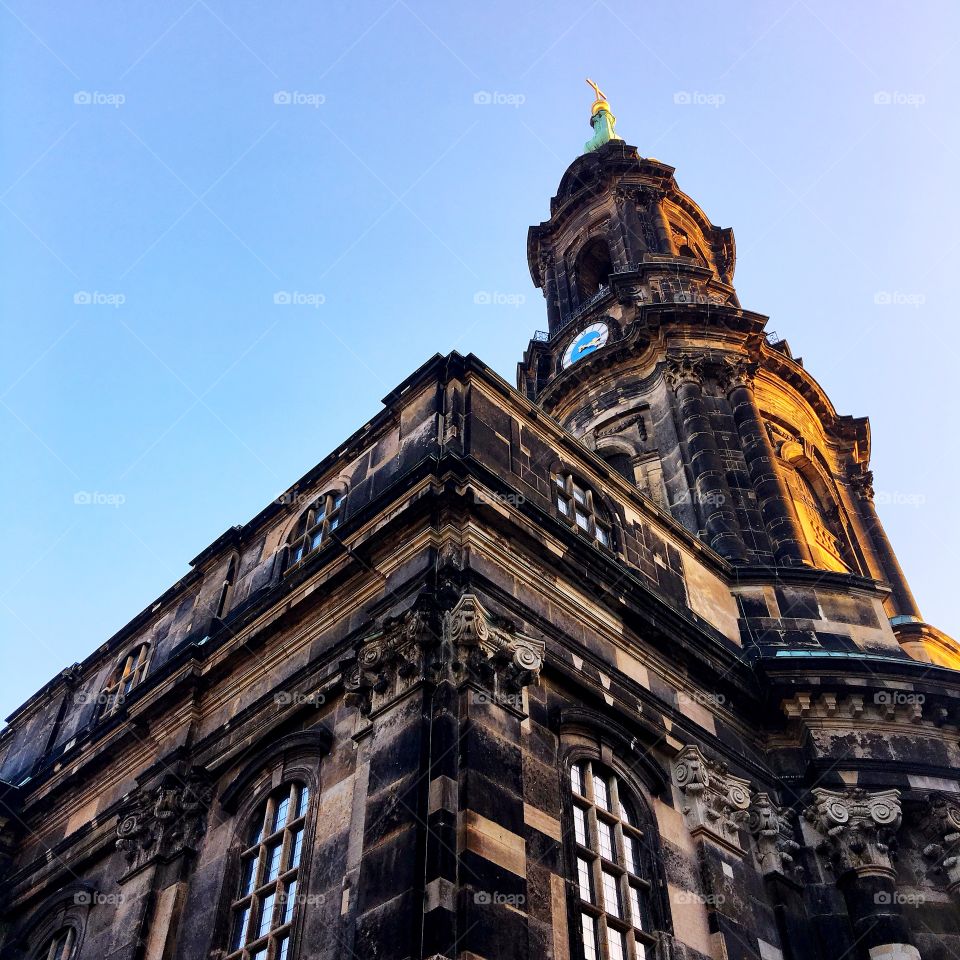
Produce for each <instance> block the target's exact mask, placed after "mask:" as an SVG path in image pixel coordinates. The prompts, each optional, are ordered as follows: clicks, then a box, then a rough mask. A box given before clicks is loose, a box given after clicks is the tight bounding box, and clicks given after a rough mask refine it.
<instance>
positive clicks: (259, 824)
mask: <svg viewBox="0 0 960 960" xmlns="http://www.w3.org/2000/svg"><path fill="white" fill-rule="evenodd" d="M265 813H266V811H265V810H264V809H263V808H262V807H261V808H260V810H259V812H258V813H257V816H256V818H255V819H254V821H253V823H252V824H251V827H250V834H249V836H248V837H247V846H248V847H253V846H255V845H256V844H258V843H259V842H260V841H261V840H262V839H263V818H264V815H265Z"/></svg>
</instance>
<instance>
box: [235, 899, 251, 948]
mask: <svg viewBox="0 0 960 960" xmlns="http://www.w3.org/2000/svg"><path fill="white" fill-rule="evenodd" d="M249 922H250V908H249V907H241V908H240V909H239V910H238V911H237V912H236V913H235V914H234V915H233V933H231V934H230V949H231V950H239V949H240V948H241V947H242V946H243V945H244V944H245V943H246V942H247V924H248V923H249Z"/></svg>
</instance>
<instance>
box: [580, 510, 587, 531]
mask: <svg viewBox="0 0 960 960" xmlns="http://www.w3.org/2000/svg"><path fill="white" fill-rule="evenodd" d="M577 526H578V527H579V528H580V529H581V530H589V529H590V518H589V517H588V516H587V515H586V514H585V513H584V512H583V511H582V510H578V511H577Z"/></svg>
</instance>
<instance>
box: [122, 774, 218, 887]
mask: <svg viewBox="0 0 960 960" xmlns="http://www.w3.org/2000/svg"><path fill="white" fill-rule="evenodd" d="M212 793H213V789H212V786H211V785H210V783H209V781H208V779H207V775H206V772H205V771H204V770H203V769H202V768H200V767H190V768H189V769H187V770H185V772H184V774H183V776H182V777H181V776H178V775H177V774H175V773H172V772H171V773H167V774H165V775H164V777H163V779H162V780H161V781H160V783H159V784H157V785H156V786H152V787H141V786H138V787H137V789H136V790H134V791H133V792H132V793H130V794H128V796H127V798H126V799H125V800H124V802H123V804H122V805H121V807H120V810H119V812H118V814H117V847H118V849H120V850H122V851H123V854H124V858H125V859H126V861H127V865H128V869H127V871H126V872H125V873H124V875H123V876H122V877H121V878H120V882H121V883H123V882H124V881H125V880H127V879H128V878H129V877H131V876H132V875H133V874H134V873H136V872H137V871H139V870H141V869H143V867H145V866H147V865H149V864H151V863H153V862H155V861H157V860H163V861H170V860H173V859H175V858H176V857H178V856H180V855H182V854H185V853H195V852H196V851H197V850H198V849H199V846H200V841H201V840H202V838H203V834H204V832H205V830H206V825H207V811H208V810H209V808H210V798H211V796H212Z"/></svg>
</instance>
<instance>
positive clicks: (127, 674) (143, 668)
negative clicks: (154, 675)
mask: <svg viewBox="0 0 960 960" xmlns="http://www.w3.org/2000/svg"><path fill="white" fill-rule="evenodd" d="M149 667H150V644H149V643H141V644H138V645H137V646H135V647H132V648H131V649H130V650H128V651H127V653H126V654H124V655H123V656H122V657H121V658H120V659H119V660H118V661H117V666H116V669H115V670H114V671H113V674H112V675H111V677H110V682H109V683H108V684H107V686H106V687H104V689H103V692H102V693H101V694H100V716H101V717H109V716H110V715H111V714H114V713H116V712H117V710H119V709H120V707H122V706H123V704H124V702H125V701H126V699H127V697H128V696H129V694H130V692H131V691H132V690H133V688H134V687H136V686H137V685H138V684H140V683H142V682H143V679H144V677H146V675H147V670H148V669H149Z"/></svg>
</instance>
